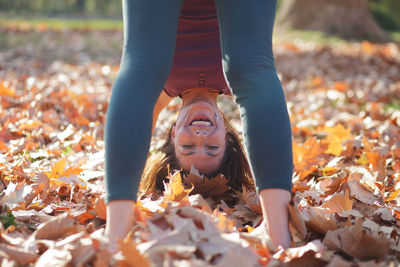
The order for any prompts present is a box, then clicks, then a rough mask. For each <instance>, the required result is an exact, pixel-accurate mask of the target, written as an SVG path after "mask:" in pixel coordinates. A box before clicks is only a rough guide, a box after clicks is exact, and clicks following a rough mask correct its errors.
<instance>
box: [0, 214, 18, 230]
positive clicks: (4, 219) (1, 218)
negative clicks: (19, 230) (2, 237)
mask: <svg viewBox="0 0 400 267" xmlns="http://www.w3.org/2000/svg"><path fill="white" fill-rule="evenodd" d="M0 222H1V224H2V225H3V227H4V229H7V228H8V227H10V226H11V225H14V226H17V223H16V222H15V218H14V216H13V215H12V214H11V212H9V211H5V212H3V213H2V214H1V215H0Z"/></svg>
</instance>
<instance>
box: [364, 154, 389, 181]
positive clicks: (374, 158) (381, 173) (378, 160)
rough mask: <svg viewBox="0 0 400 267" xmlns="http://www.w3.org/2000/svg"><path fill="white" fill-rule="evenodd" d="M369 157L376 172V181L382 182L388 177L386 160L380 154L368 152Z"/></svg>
mask: <svg viewBox="0 0 400 267" xmlns="http://www.w3.org/2000/svg"><path fill="white" fill-rule="evenodd" d="M367 157H368V160H369V162H370V163H371V165H372V170H373V171H374V172H376V175H377V177H376V180H377V181H380V182H382V181H383V179H385V177H386V158H385V157H384V156H382V155H381V154H379V153H378V152H367Z"/></svg>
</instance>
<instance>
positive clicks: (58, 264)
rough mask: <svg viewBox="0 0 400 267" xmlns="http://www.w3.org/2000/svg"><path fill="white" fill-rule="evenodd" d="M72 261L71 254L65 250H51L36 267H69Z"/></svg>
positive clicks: (38, 261) (44, 254)
mask: <svg viewBox="0 0 400 267" xmlns="http://www.w3.org/2000/svg"><path fill="white" fill-rule="evenodd" d="M71 260H72V255H71V252H70V251H69V250H67V249H64V248H50V249H48V250H46V251H45V252H44V253H43V254H42V255H41V256H40V257H39V259H38V260H37V261H36V263H35V266H37V267H40V266H54V267H68V266H70V262H71Z"/></svg>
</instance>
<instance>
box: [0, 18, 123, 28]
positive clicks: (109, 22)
mask: <svg viewBox="0 0 400 267" xmlns="http://www.w3.org/2000/svg"><path fill="white" fill-rule="evenodd" d="M0 25H3V26H6V27H7V26H8V27H13V28H14V27H15V28H22V29H36V30H47V29H50V30H67V29H69V30H122V29H123V23H122V19H93V18H65V17H57V18H52V17H19V16H16V17H14V16H7V15H3V16H1V18H0Z"/></svg>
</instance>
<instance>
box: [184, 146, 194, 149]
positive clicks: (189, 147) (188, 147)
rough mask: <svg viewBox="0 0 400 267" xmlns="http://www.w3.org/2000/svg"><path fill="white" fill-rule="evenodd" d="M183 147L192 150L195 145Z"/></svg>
mask: <svg viewBox="0 0 400 267" xmlns="http://www.w3.org/2000/svg"><path fill="white" fill-rule="evenodd" d="M182 147H183V148H184V149H191V148H193V147H194V145H182Z"/></svg>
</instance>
